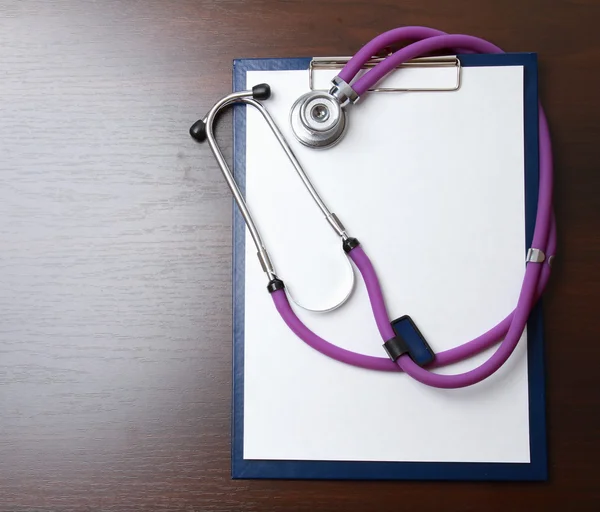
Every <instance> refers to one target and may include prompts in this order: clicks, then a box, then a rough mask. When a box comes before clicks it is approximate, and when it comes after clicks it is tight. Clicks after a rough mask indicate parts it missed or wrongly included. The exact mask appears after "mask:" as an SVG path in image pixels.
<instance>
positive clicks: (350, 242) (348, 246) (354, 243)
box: [342, 238, 360, 253]
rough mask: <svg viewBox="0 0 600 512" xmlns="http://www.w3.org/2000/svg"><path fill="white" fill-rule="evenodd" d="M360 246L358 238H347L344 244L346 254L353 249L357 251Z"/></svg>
mask: <svg viewBox="0 0 600 512" xmlns="http://www.w3.org/2000/svg"><path fill="white" fill-rule="evenodd" d="M359 245H360V242H359V241H358V240H357V239H356V238H346V240H344V241H343V242H342V247H343V248H344V252H345V253H349V252H350V251H351V250H352V249H355V248H356V247H358V246H359Z"/></svg>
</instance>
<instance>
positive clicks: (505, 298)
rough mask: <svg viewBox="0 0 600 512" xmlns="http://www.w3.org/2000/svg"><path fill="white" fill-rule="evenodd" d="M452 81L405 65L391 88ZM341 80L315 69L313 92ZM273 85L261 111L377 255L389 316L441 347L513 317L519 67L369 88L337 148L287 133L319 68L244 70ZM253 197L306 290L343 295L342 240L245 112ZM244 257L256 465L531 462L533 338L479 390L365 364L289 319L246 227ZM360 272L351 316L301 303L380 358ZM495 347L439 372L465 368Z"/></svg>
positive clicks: (330, 332) (295, 283)
mask: <svg viewBox="0 0 600 512" xmlns="http://www.w3.org/2000/svg"><path fill="white" fill-rule="evenodd" d="M419 73H421V75H419ZM422 73H425V74H422ZM449 73H452V71H451V70H448V69H445V70H444V69H442V70H419V69H404V70H402V71H401V72H399V73H396V74H395V75H394V76H393V78H391V79H390V80H391V81H402V80H407V81H409V82H410V83H414V81H415V80H416V81H417V82H418V80H419V77H420V78H421V79H423V78H424V77H427V81H428V82H427V83H428V85H431V84H432V83H433V82H436V81H441V82H445V83H446V84H447V83H448V81H450V83H451V82H452V80H453V75H452V74H449ZM334 74H335V71H319V72H317V76H316V77H315V78H316V80H317V84H319V83H324V82H326V81H327V80H329V79H330V78H331V77H332V76H333V75H334ZM262 82H267V83H269V84H270V85H271V88H272V91H273V96H272V98H271V99H269V100H268V101H266V102H265V106H266V107H267V108H268V109H269V112H270V113H271V114H272V115H273V117H274V118H275V121H276V122H277V123H278V125H279V126H280V128H281V129H282V130H283V131H284V133H285V135H286V137H287V139H288V140H289V141H290V143H291V144H292V146H293V149H294V151H295V153H296V155H297V157H298V158H299V160H300V162H301V163H302V164H303V166H304V168H305V170H306V172H307V173H308V175H309V176H310V178H311V179H312V181H313V183H314V184H315V186H316V187H317V190H318V191H319V192H320V193H321V195H322V196H323V198H324V199H325V201H326V203H327V204H328V205H329V207H330V208H331V210H332V211H334V212H335V213H336V214H337V215H338V216H339V218H340V219H341V221H342V222H343V223H344V225H345V226H346V228H347V230H348V232H349V233H350V235H351V236H355V237H357V238H358V239H359V240H360V241H361V244H362V247H363V248H364V250H365V251H366V252H367V254H368V255H369V256H370V258H371V260H372V262H373V264H374V266H375V268H376V270H377V272H378V275H379V277H380V280H381V282H382V286H383V291H384V295H385V298H386V302H387V305H388V311H389V312H390V314H391V315H392V316H393V317H394V318H396V317H399V316H402V315H404V314H409V315H411V317H412V318H413V320H414V321H415V322H416V324H417V326H418V327H419V329H420V330H421V332H422V333H423V334H424V336H425V337H426V339H427V340H428V342H429V343H430V345H431V346H432V348H433V349H434V350H435V351H438V352H439V351H442V350H445V349H448V348H451V347H454V346H456V345H459V344H462V343H464V342H466V341H468V340H470V339H472V338H474V337H476V336H478V335H480V334H481V333H482V332H485V331H486V330H488V329H489V328H491V327H492V326H494V325H495V324H496V323H498V322H499V321H500V320H502V319H503V318H504V317H505V316H506V315H507V314H508V313H510V312H511V311H512V309H513V308H514V306H515V304H516V301H517V298H518V294H519V290H520V286H521V281H522V278H523V274H524V269H525V263H524V255H525V223H524V217H525V208H524V202H525V199H524V135H523V68H522V67H520V66H511V67H467V68H463V70H462V87H461V88H460V90H459V91H456V92H425V93H415V92H410V93H387V94H382V93H373V94H370V95H369V97H368V98H365V101H364V102H361V103H360V104H359V105H356V106H354V107H351V108H349V109H348V110H349V116H348V122H349V128H348V132H347V134H346V136H345V138H344V139H343V140H342V142H341V143H340V144H339V145H337V146H335V147H334V148H332V149H328V150H325V151H316V150H311V149H308V148H305V147H303V146H302V145H300V144H299V143H298V142H296V141H295V139H294V137H293V135H292V132H291V128H290V125H289V112H290V107H291V105H292V104H293V102H294V101H295V100H296V99H297V98H298V97H299V96H300V95H301V94H303V93H305V92H306V91H307V86H308V84H307V72H306V71H251V72H248V74H247V85H248V87H251V86H253V85H255V84H258V83H262ZM386 85H389V81H388V83H387V84H386ZM246 197H247V200H248V203H249V205H250V208H251V211H252V212H253V214H254V216H255V217H256V219H257V221H258V224H259V227H260V229H261V231H262V235H263V237H264V239H265V243H266V245H267V248H268V250H269V252H270V254H271V256H272V259H273V263H274V265H275V267H276V269H277V272H278V275H279V276H280V277H281V278H282V279H283V280H284V281H285V283H286V285H287V286H288V288H289V290H291V292H292V293H293V294H294V296H295V297H296V299H298V300H299V301H300V302H302V303H304V304H306V305H307V306H315V307H319V306H325V305H327V304H332V303H334V302H335V301H336V300H337V299H339V298H340V297H342V296H343V295H344V294H345V291H346V289H347V286H348V285H349V282H350V278H349V269H348V266H347V264H346V256H345V255H344V253H343V252H342V249H341V243H340V240H339V238H338V237H337V236H336V235H335V233H334V232H333V230H332V229H331V228H330V226H329V225H328V224H327V222H325V220H324V219H323V217H322V215H321V213H320V211H319V210H318V209H317V207H316V206H315V204H314V203H313V202H312V199H311V198H310V196H309V195H308V193H307V192H306V190H305V189H304V188H303V185H302V183H301V182H300V180H299V178H298V176H297V175H296V173H295V171H294V170H293V168H292V167H291V165H290V164H289V162H288V160H287V158H286V157H285V155H284V153H283V151H282V150H281V149H280V147H279V146H278V144H277V143H276V141H275V139H274V138H273V135H272V134H271V132H270V130H269V128H268V127H267V125H266V124H265V123H264V121H263V119H262V118H261V117H260V115H259V114H258V112H256V111H255V110H254V109H252V108H250V107H248V108H247V134H246ZM245 257H246V263H245V267H246V271H245V275H246V281H245V339H244V344H245V354H244V365H245V374H244V458H245V459H280V460H338V461H351V460H352V461H431V462H529V460H530V459H529V418H528V386H527V360H526V359H527V353H526V340H525V339H523V340H522V342H521V343H520V344H519V347H518V348H517V350H516V351H515V353H514V354H513V355H512V357H511V359H510V360H509V362H508V363H507V364H506V365H505V366H504V367H503V368H502V369H501V370H500V371H499V372H497V374H495V375H494V376H493V377H492V378H490V379H488V380H486V381H485V382H483V383H480V384H478V385H476V386H473V387H470V388H466V389H460V390H438V389H433V388H429V387H427V386H424V385H422V384H419V383H417V382H415V381H414V380H412V379H411V378H409V377H408V376H406V375H404V374H401V373H397V374H396V373H384V372H375V371H368V370H363V369H359V368H354V367H351V366H348V365H345V364H342V363H339V362H336V361H334V360H331V359H329V358H327V357H326V356H324V355H321V354H320V353H318V352H316V351H314V350H313V349H311V348H310V347H308V346H307V345H306V344H305V343H304V342H303V341H301V340H300V339H299V338H297V337H296V336H295V335H294V334H293V333H292V332H291V331H290V330H289V329H288V328H287V326H286V325H285V324H284V322H283V321H282V320H281V318H280V317H279V315H278V313H277V311H276V310H275V307H274V305H273V303H272V299H271V297H270V296H269V294H268V293H267V292H266V290H265V285H266V279H265V275H264V273H263V272H262V270H261V268H260V265H259V262H258V260H257V258H256V252H255V248H254V246H253V244H252V243H251V239H250V236H249V234H247V235H246V254H245ZM356 273H357V275H356V286H355V289H354V292H353V295H352V296H351V298H350V299H349V301H348V302H347V303H346V304H345V305H344V306H342V307H341V308H340V309H339V310H336V311H334V312H332V313H325V314H318V313H308V312H306V311H303V310H301V309H298V308H295V309H296V311H297V312H298V314H299V316H300V318H302V319H303V320H304V321H305V322H306V323H307V325H308V326H309V327H310V328H311V329H313V330H314V331H315V332H316V333H318V334H319V335H321V336H323V337H324V338H326V339H328V340H329V341H331V342H333V343H336V344H337V345H340V346H342V347H345V348H347V349H350V350H355V351H358V352H362V353H364V354H370V355H377V356H381V357H384V356H385V354H384V351H383V348H382V346H381V345H382V340H381V338H380V337H379V333H378V331H377V329H376V326H375V322H374V320H373V318H372V316H371V311H370V306H369V302H368V299H367V294H366V291H365V288H364V284H363V283H362V280H361V278H360V275H359V274H358V271H356ZM524 338H525V335H524ZM492 350H493V349H492ZM491 353H492V352H491V351H490V350H488V351H487V352H484V353H483V354H480V355H479V356H477V357H474V358H472V359H471V360H469V361H466V362H463V363H460V364H456V365H454V366H452V367H449V368H444V369H441V370H436V371H440V372H447V373H456V372H463V371H466V370H468V369H471V368H473V367H475V366H476V365H479V364H481V363H482V362H483V361H484V360H485V359H486V358H488V357H489V356H490V354H491ZM391 439H400V440H401V439H406V440H408V441H407V442H390V440H391Z"/></svg>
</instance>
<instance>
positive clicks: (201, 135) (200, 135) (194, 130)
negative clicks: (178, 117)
mask: <svg viewBox="0 0 600 512" xmlns="http://www.w3.org/2000/svg"><path fill="white" fill-rule="evenodd" d="M190 136H191V137H192V139H194V140H195V141H196V142H204V141H205V140H206V123H205V122H204V119H198V121H196V122H195V123H194V124H193V125H192V126H190Z"/></svg>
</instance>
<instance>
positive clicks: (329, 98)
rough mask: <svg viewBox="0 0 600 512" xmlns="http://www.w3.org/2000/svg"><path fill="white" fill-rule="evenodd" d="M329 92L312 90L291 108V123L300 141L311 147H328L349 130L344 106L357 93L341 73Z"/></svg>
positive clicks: (352, 100)
mask: <svg viewBox="0 0 600 512" xmlns="http://www.w3.org/2000/svg"><path fill="white" fill-rule="evenodd" d="M333 83H334V85H333V87H332V88H331V90H330V91H329V92H326V91H314V90H313V91H310V92H308V93H306V94H303V95H302V96H300V97H299V98H298V99H297V100H296V102H295V103H294V105H293V106H292V110H291V112H290V123H291V125H292V130H293V132H294V136H295V137H296V139H298V141H299V142H301V143H302V144H304V145H305V146H308V147H311V148H329V147H331V146H333V145H334V144H337V143H338V142H339V141H340V140H341V139H342V136H343V135H344V132H345V131H346V126H347V123H346V111H345V110H344V107H345V106H346V105H347V104H348V103H350V102H352V103H354V102H355V101H356V100H357V99H358V96H357V95H356V93H355V92H354V91H353V90H352V88H351V87H350V86H349V85H348V84H347V83H346V82H344V81H343V80H341V79H340V78H339V77H336V78H335V79H334V82H333Z"/></svg>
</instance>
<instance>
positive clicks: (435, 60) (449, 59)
mask: <svg viewBox="0 0 600 512" xmlns="http://www.w3.org/2000/svg"><path fill="white" fill-rule="evenodd" d="M351 58H352V57H313V58H312V59H311V61H310V64H309V65H308V87H309V89H310V90H311V91H314V90H320V89H315V87H314V71H315V70H317V69H342V68H343V67H344V65H345V64H347V63H348V61H349V60H350V59H351ZM383 60H385V57H372V58H371V59H369V60H368V61H367V62H366V63H365V65H364V66H363V69H370V68H373V67H375V66H376V65H377V64H379V63H380V62H382V61H383ZM413 67H436V68H439V67H443V68H445V67H454V68H456V82H455V84H454V85H452V86H451V87H377V88H375V89H369V91H370V92H416V91H418V92H429V91H457V90H458V89H460V83H461V65H460V60H459V58H458V57H457V56H456V55H448V56H442V57H419V58H417V59H412V60H408V61H406V62H404V63H403V64H400V66H398V67H397V68H396V69H399V68H413Z"/></svg>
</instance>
